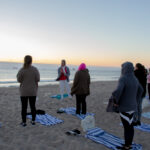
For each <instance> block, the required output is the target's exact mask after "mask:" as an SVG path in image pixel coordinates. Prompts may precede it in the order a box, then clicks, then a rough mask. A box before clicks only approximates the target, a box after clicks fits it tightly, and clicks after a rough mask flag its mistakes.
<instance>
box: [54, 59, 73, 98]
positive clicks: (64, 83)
mask: <svg viewBox="0 0 150 150" xmlns="http://www.w3.org/2000/svg"><path fill="white" fill-rule="evenodd" d="M69 76H70V70H69V68H68V67H67V66H66V61H65V60H62V61H61V66H60V67H59V68H58V78H57V79H56V80H57V81H59V85H60V94H61V99H63V98H64V97H63V95H64V91H65V88H66V91H67V94H68V96H69V98H72V96H71V94H70V93H71V90H70V86H69Z"/></svg>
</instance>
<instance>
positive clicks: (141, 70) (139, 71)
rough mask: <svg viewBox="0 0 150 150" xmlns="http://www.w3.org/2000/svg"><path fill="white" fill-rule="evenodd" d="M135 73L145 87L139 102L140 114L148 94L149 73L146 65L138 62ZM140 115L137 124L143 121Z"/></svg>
mask: <svg viewBox="0 0 150 150" xmlns="http://www.w3.org/2000/svg"><path fill="white" fill-rule="evenodd" d="M134 75H135V76H136V78H137V79H138V81H139V83H140V84H141V86H142V88H143V94H142V97H141V101H140V103H139V111H138V113H139V114H142V102H143V98H144V97H145V95H146V77H147V73H146V69H145V67H144V66H143V65H142V64H140V63H137V64H136V65H135V70H134ZM138 116H139V119H138V122H137V124H138V125H141V122H140V120H141V115H138Z"/></svg>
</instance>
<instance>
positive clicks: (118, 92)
mask: <svg viewBox="0 0 150 150" xmlns="http://www.w3.org/2000/svg"><path fill="white" fill-rule="evenodd" d="M124 87H125V83H124V78H123V77H121V78H120V79H119V82H118V86H117V89H116V90H115V91H114V92H113V93H112V95H113V97H114V98H115V100H116V103H117V104H119V100H120V97H121V95H122V93H123V90H124Z"/></svg>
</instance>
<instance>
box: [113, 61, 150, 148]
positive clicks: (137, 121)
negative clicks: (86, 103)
mask: <svg viewBox="0 0 150 150" xmlns="http://www.w3.org/2000/svg"><path fill="white" fill-rule="evenodd" d="M149 81H150V74H149V75H148V74H147V70H146V69H145V67H144V66H143V65H142V64H140V63H137V64H136V65H135V68H134V66H133V64H132V63H131V62H125V63H123V64H122V69H121V77H120V79H119V82H118V86H117V88H116V90H115V91H114V92H113V93H112V96H113V98H114V106H115V107H118V110H119V114H120V118H121V122H122V124H123V127H124V138H125V144H123V145H122V146H121V147H120V146H118V147H117V149H121V150H130V149H132V141H133V137H134V126H137V125H141V113H142V101H143V98H144V97H145V96H146V85H147V83H148V92H149V99H150V91H149V89H150V82H149Z"/></svg>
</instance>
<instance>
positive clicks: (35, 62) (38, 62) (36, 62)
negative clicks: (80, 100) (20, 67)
mask: <svg viewBox="0 0 150 150" xmlns="http://www.w3.org/2000/svg"><path fill="white" fill-rule="evenodd" d="M0 63H18V64H19V63H23V62H22V61H8V60H6V61H5V60H2V61H1V60H0ZM32 64H45V65H60V63H48V62H47V63H46V62H40V61H33V62H32ZM67 64H68V65H74V66H79V65H77V64H72V63H67ZM87 66H90V67H114V68H120V66H118V65H114V66H111V65H110V66H109V65H87Z"/></svg>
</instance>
